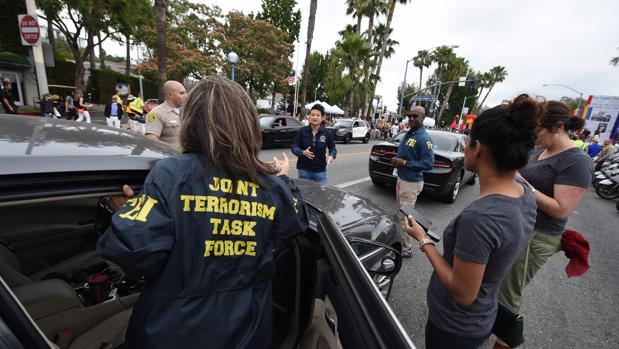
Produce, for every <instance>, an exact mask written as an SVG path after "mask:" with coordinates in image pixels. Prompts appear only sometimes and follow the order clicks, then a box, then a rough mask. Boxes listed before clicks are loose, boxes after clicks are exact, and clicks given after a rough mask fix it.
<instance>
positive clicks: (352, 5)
mask: <svg viewBox="0 0 619 349" xmlns="http://www.w3.org/2000/svg"><path fill="white" fill-rule="evenodd" d="M374 1H375V0H346V5H347V6H348V7H347V8H346V14H347V15H352V17H353V18H356V19H357V25H356V27H355V31H356V34H358V35H360V34H361V21H363V17H364V16H366V14H367V13H368V10H369V8H370V7H371V6H372V4H373V3H374Z"/></svg>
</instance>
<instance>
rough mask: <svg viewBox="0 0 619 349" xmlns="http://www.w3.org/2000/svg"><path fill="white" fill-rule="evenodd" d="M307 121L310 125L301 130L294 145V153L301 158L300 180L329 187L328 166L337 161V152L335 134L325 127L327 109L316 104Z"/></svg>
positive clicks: (298, 167)
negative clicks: (327, 154)
mask: <svg viewBox="0 0 619 349" xmlns="http://www.w3.org/2000/svg"><path fill="white" fill-rule="evenodd" d="M307 119H308V121H309V125H308V126H304V127H302V128H301V129H299V132H297V135H296V136H295V138H294V142H293V144H292V153H293V154H294V155H296V156H298V157H299V160H298V161H297V169H298V170H299V178H301V179H308V180H311V181H315V182H319V183H320V184H322V185H327V165H329V164H330V163H331V162H332V161H333V160H335V156H336V155H337V150H336V149H335V141H334V140H333V133H331V131H330V130H328V129H326V128H325V126H324V121H325V108H324V107H323V106H322V105H320V104H314V106H313V107H312V109H311V110H310V113H309V115H308V117H307ZM327 149H328V150H329V156H326V152H327Z"/></svg>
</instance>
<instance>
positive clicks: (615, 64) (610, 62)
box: [608, 47, 619, 67]
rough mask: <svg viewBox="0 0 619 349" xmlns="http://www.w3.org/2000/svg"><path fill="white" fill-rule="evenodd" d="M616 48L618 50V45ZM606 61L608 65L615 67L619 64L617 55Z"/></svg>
mask: <svg viewBox="0 0 619 349" xmlns="http://www.w3.org/2000/svg"><path fill="white" fill-rule="evenodd" d="M617 50H619V47H617ZM608 63H609V64H610V65H613V66H615V67H616V66H618V65H619V56H617V57H613V58H611V59H610V61H609V62H608Z"/></svg>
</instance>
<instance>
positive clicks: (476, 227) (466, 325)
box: [427, 185, 537, 338]
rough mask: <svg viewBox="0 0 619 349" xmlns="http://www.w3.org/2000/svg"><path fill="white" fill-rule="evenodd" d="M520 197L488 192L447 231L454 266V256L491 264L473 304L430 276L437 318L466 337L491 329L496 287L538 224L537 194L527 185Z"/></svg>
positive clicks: (435, 320) (434, 317) (447, 246)
mask: <svg viewBox="0 0 619 349" xmlns="http://www.w3.org/2000/svg"><path fill="white" fill-rule="evenodd" d="M524 187H525V191H524V195H523V196H522V197H521V198H512V197H509V196H504V195H488V196H485V197H482V198H480V199H477V200H476V201H473V202H472V203H471V204H470V205H469V206H468V207H467V208H465V209H464V211H462V213H460V214H459V215H458V216H457V217H456V218H455V219H454V220H453V221H451V223H449V225H448V226H447V228H445V231H444V233H443V250H444V253H443V257H444V258H445V260H446V261H447V263H448V264H449V265H450V266H452V267H453V261H454V256H458V257H459V258H461V259H463V260H465V261H468V262H472V263H477V264H485V265H486V269H485V271H484V276H483V279H482V282H481V287H480V289H479V294H478V295H477V298H476V299H475V301H474V302H473V304H471V305H468V306H465V305H461V304H458V303H456V301H455V300H454V299H453V298H452V297H451V296H450V295H449V292H448V291H447V288H445V286H444V285H443V284H442V283H441V281H440V280H439V279H438V277H437V276H436V272H435V273H433V274H432V277H431V278H430V284H429V286H428V292H427V300H428V308H429V313H430V314H429V316H430V320H431V321H432V323H433V324H434V325H435V326H437V327H438V328H440V329H442V330H443V331H447V332H451V333H453V334H455V335H457V336H461V337H466V338H482V337H486V336H487V335H489V334H490V331H491V330H492V325H493V324H494V320H495V318H496V312H497V306H498V301H497V292H498V290H499V287H500V285H501V282H502V281H503V278H504V277H505V275H506V274H507V272H508V271H509V270H510V269H511V267H512V264H514V262H515V261H516V259H517V258H518V256H519V255H520V253H521V252H522V249H523V247H524V245H525V243H526V242H527V241H528V239H529V237H530V235H531V234H532V232H533V225H534V224H535V210H536V208H537V206H536V204H535V196H534V195H533V192H532V191H531V189H530V188H529V187H528V186H526V185H524Z"/></svg>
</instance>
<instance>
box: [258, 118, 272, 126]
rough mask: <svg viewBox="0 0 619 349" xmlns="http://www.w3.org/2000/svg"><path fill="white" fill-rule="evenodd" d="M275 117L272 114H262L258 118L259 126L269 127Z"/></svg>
mask: <svg viewBox="0 0 619 349" xmlns="http://www.w3.org/2000/svg"><path fill="white" fill-rule="evenodd" d="M274 119H275V118H274V117H272V116H264V117H261V118H260V126H262V127H271V124H272V123H273V120H274Z"/></svg>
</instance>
